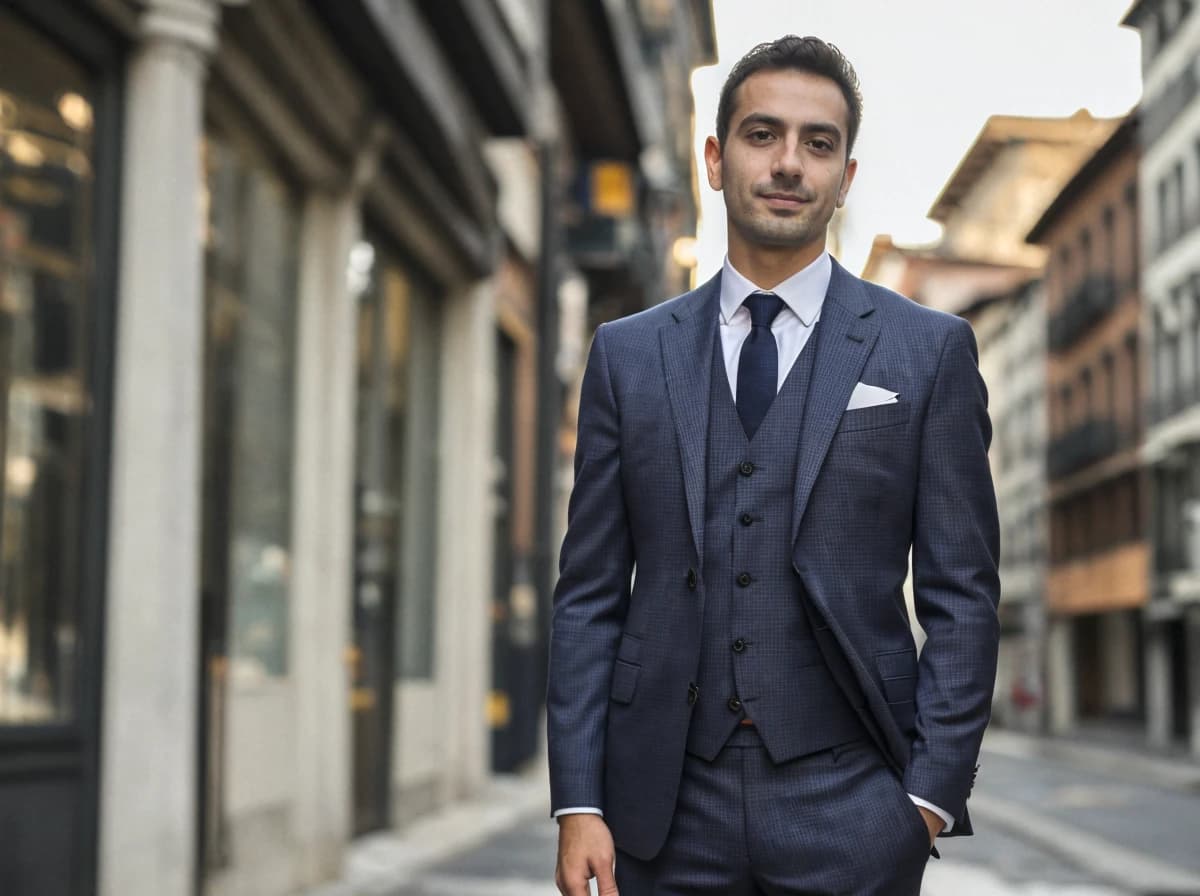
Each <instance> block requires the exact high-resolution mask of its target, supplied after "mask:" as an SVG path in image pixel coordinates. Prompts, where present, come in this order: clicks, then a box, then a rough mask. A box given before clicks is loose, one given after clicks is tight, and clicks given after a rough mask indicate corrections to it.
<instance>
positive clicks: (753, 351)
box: [737, 292, 783, 439]
mask: <svg viewBox="0 0 1200 896" xmlns="http://www.w3.org/2000/svg"><path fill="white" fill-rule="evenodd" d="M742 304H743V305H745V306H746V307H747V308H748V309H749V310H750V335H749V336H747V337H746V341H745V342H743V343H742V355H741V358H740V359H739V360H738V377H737V409H738V416H739V417H741V418H742V428H743V429H745V430H746V438H748V439H752V438H754V433H755V432H757V431H758V426H759V424H760V423H762V421H763V417H765V416H767V409H768V408H770V407H771V402H772V401H774V400H775V385H776V383H777V382H778V378H779V348H778V346H776V344H775V334H774V333H772V332H771V322H772V321H773V320H775V316H776V315H777V314H779V312H780V311H782V310H783V299H781V298H779V296H777V295H775V294H774V293H770V292H756V293H752V294H751V295H749V296H747V297H746V301H745V302H743V303H742Z"/></svg>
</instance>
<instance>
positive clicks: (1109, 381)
mask: <svg viewBox="0 0 1200 896" xmlns="http://www.w3.org/2000/svg"><path fill="white" fill-rule="evenodd" d="M1116 367H1117V362H1116V358H1114V357H1113V353H1112V350H1111V349H1106V350H1105V352H1104V356H1103V358H1101V361H1100V370H1101V377H1102V385H1101V388H1103V389H1104V396H1103V399H1102V400H1103V401H1104V414H1103V416H1105V417H1107V418H1108V419H1109V420H1112V421H1114V422H1116V419H1117V370H1116Z"/></svg>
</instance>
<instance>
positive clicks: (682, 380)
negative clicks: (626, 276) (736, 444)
mask: <svg viewBox="0 0 1200 896" xmlns="http://www.w3.org/2000/svg"><path fill="white" fill-rule="evenodd" d="M720 297H721V275H720V273H718V274H717V275H716V276H715V277H713V278H712V279H711V280H709V281H708V282H707V283H705V284H704V285H703V286H701V287H699V288H698V289H696V290H695V291H694V292H693V293H692V294H691V295H689V296H688V297H687V298H686V299H685V300H684V301H682V302H680V303H679V305H678V307H677V308H676V309H675V310H674V312H673V317H674V322H673V323H669V324H667V325H666V326H664V327H663V328H662V329H661V330H659V339H660V342H661V345H662V357H663V372H664V374H665V377H666V382H667V394H668V396H669V397H670V402H671V415H672V417H673V418H674V421H675V432H676V436H677V438H678V441H679V452H680V456H681V458H682V461H683V484H684V490H685V491H686V493H687V507H688V520H689V521H690V522H691V524H692V541H693V542H694V544H695V546H696V556H697V558H703V557H704V500H705V492H706V486H707V483H708V472H707V470H706V469H705V463H706V461H707V453H708V452H707V448H708V407H709V387H710V384H711V381H712V365H713V344H714V342H715V341H716V329H717V314H718V312H719V309H720Z"/></svg>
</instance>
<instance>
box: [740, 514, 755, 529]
mask: <svg viewBox="0 0 1200 896" xmlns="http://www.w3.org/2000/svg"><path fill="white" fill-rule="evenodd" d="M741 521H742V525H743V526H749V525H750V524H751V523H753V522H754V517H752V516H751V515H750V514H748V513H743V514H742V516H741Z"/></svg>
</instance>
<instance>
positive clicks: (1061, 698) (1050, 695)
mask: <svg viewBox="0 0 1200 896" xmlns="http://www.w3.org/2000/svg"><path fill="white" fill-rule="evenodd" d="M1073 625H1074V623H1073V622H1072V620H1071V617H1069V616H1058V617H1055V618H1054V619H1052V620H1051V621H1050V627H1049V632H1048V637H1047V639H1046V679H1047V680H1046V685H1047V695H1046V696H1047V699H1048V710H1049V723H1050V733H1051V734H1069V733H1071V731H1073V730H1074V728H1075V674H1076V669H1075V643H1074V637H1073V636H1074V631H1073Z"/></svg>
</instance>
